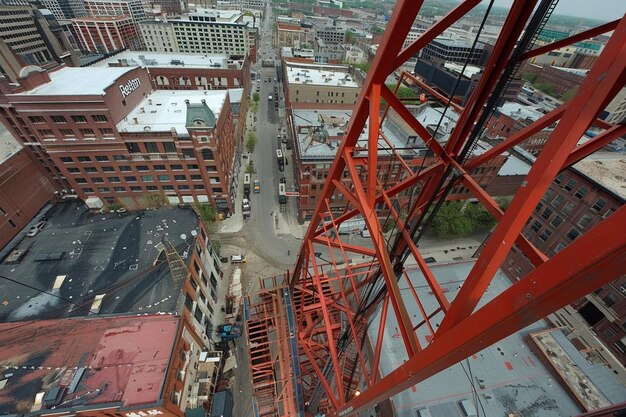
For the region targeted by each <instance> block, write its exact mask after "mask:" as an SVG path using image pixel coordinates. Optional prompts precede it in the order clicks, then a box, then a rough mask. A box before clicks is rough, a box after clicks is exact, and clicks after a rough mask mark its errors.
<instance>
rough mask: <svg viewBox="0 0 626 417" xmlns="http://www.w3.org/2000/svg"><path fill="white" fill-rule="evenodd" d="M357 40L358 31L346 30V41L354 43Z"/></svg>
mask: <svg viewBox="0 0 626 417" xmlns="http://www.w3.org/2000/svg"><path fill="white" fill-rule="evenodd" d="M355 41H356V33H354V32H353V31H351V30H346V43H349V44H352V45H354V42H355Z"/></svg>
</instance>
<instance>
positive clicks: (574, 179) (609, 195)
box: [502, 152, 626, 365]
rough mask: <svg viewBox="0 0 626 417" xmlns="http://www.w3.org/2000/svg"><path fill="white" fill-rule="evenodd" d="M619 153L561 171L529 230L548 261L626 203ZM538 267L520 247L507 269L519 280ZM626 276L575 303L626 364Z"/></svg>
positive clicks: (624, 166)
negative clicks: (524, 254)
mask: <svg viewBox="0 0 626 417" xmlns="http://www.w3.org/2000/svg"><path fill="white" fill-rule="evenodd" d="M625 171H626V163H624V160H623V159H620V156H619V154H617V155H616V154H614V153H607V152H603V153H600V154H599V155H595V154H594V155H592V156H590V157H588V158H586V159H585V160H583V161H581V162H579V163H578V164H576V165H574V166H573V167H571V168H568V169H566V170H564V171H563V172H561V173H560V174H559V175H558V176H557V178H556V179H555V180H554V182H553V183H552V185H551V186H550V188H549V189H548V191H547V192H546V193H545V195H544V196H543V197H542V199H541V202H540V203H539V204H538V205H537V207H536V208H535V211H534V212H533V213H532V214H531V217H530V219H529V221H528V222H527V224H526V227H525V228H524V232H523V233H524V236H526V238H528V240H529V241H530V242H531V243H533V244H534V245H535V246H536V247H537V248H538V249H539V250H541V251H542V252H543V253H545V254H546V255H547V256H548V257H551V256H553V255H554V254H556V253H557V252H559V251H560V250H562V249H563V248H565V247H566V246H567V245H569V244H570V243H571V242H572V241H574V240H575V239H576V238H578V237H579V236H580V235H581V234H583V233H585V232H586V231H587V230H589V229H591V228H592V227H594V226H595V225H596V224H597V223H598V222H600V221H601V220H602V218H604V217H607V216H610V215H611V213H612V212H614V211H615V210H616V209H618V208H619V207H621V206H622V205H623V204H624V201H625V199H626V193H625V192H624V185H623V178H621V177H620V175H621V173H623V172H625ZM533 269H534V267H533V266H532V264H531V263H530V262H529V260H528V259H527V258H526V257H524V256H523V255H522V254H521V253H520V252H519V251H518V250H517V248H516V247H515V246H514V247H513V249H512V250H511V252H510V253H509V257H508V258H507V260H506V261H505V263H504V264H503V266H502V270H503V271H504V272H505V273H506V274H507V275H508V276H509V277H510V278H511V279H519V278H521V277H523V276H525V275H527V274H528V273H529V272H530V271H532V270H533ZM625 284H626V277H622V278H620V279H618V280H616V281H614V282H613V283H611V284H609V285H606V286H604V287H602V288H600V289H598V290H597V291H596V292H594V293H592V294H589V295H587V296H586V297H585V298H584V299H581V300H579V301H577V302H576V303H574V304H573V306H574V307H575V308H576V309H577V310H578V311H579V312H580V313H581V315H582V316H583V317H584V318H585V319H586V320H587V322H588V323H589V325H590V326H591V327H592V329H593V330H594V332H595V333H596V335H597V336H598V338H599V339H600V340H601V341H602V342H603V343H604V345H605V346H606V347H607V348H608V349H609V350H610V351H611V352H612V353H613V355H615V357H617V358H618V360H620V361H621V362H622V364H625V365H626V326H625V324H626V289H625Z"/></svg>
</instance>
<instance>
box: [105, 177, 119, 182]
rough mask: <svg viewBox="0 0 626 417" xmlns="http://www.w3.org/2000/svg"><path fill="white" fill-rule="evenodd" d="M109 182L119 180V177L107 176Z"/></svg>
mask: <svg viewBox="0 0 626 417" xmlns="http://www.w3.org/2000/svg"><path fill="white" fill-rule="evenodd" d="M107 178H108V180H109V182H121V181H120V177H107Z"/></svg>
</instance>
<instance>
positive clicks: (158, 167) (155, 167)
mask: <svg viewBox="0 0 626 417" xmlns="http://www.w3.org/2000/svg"><path fill="white" fill-rule="evenodd" d="M154 170H155V171H165V165H155V166H154Z"/></svg>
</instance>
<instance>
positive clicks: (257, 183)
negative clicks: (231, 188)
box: [253, 180, 261, 194]
mask: <svg viewBox="0 0 626 417" xmlns="http://www.w3.org/2000/svg"><path fill="white" fill-rule="evenodd" d="M253 189H254V193H255V194H258V193H260V192H261V182H260V181H259V180H254V188H253Z"/></svg>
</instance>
